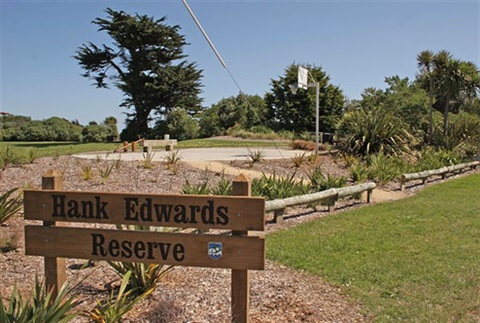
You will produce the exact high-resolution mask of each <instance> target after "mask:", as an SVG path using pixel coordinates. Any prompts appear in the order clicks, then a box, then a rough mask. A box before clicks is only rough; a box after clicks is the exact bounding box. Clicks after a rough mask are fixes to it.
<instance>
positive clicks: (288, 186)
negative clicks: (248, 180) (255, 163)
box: [252, 173, 308, 200]
mask: <svg viewBox="0 0 480 323" xmlns="http://www.w3.org/2000/svg"><path fill="white" fill-rule="evenodd" d="M306 193H308V186H307V185H305V184H303V180H300V181H298V180H296V179H295V173H293V174H291V175H290V177H277V175H276V174H275V173H273V174H272V175H270V176H268V177H267V176H266V175H265V174H263V175H262V177H261V178H254V179H253V181H252V195H254V196H263V197H265V198H266V199H267V200H275V199H282V198H287V197H292V196H296V195H303V194H306Z"/></svg>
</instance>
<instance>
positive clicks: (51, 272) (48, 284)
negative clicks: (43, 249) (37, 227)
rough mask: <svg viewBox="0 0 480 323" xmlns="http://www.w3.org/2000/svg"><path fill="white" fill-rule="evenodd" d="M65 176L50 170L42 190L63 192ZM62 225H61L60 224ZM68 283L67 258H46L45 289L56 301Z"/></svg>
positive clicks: (46, 174) (48, 222)
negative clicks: (50, 292) (66, 282)
mask: <svg viewBox="0 0 480 323" xmlns="http://www.w3.org/2000/svg"><path fill="white" fill-rule="evenodd" d="M62 189H63V176H62V174H61V173H60V171H58V170H49V171H47V172H46V173H45V174H44V175H43V177H42V190H62ZM59 224H60V223H59ZM43 226H46V227H54V226H57V223H56V222H55V221H43ZM65 281H66V272H65V258H55V257H45V288H46V291H47V292H48V291H50V290H51V291H52V298H53V299H54V298H55V297H56V296H57V295H58V292H59V291H60V289H61V288H62V286H63V284H64V283H65Z"/></svg>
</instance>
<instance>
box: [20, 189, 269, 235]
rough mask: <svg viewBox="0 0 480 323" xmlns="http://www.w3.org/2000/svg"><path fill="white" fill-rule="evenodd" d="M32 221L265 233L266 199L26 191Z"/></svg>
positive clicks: (28, 218)
mask: <svg viewBox="0 0 480 323" xmlns="http://www.w3.org/2000/svg"><path fill="white" fill-rule="evenodd" d="M24 211H25V219H27V220H42V221H67V222H84V223H101V224H126V225H147V226H164V227H182V228H198V229H226V230H244V231H248V230H257V231H263V230H264V229H265V199H264V198H260V197H248V196H210V195H149V194H129V193H104V192H102V193H100V192H71V191H48V190H43V191H33V190H25V191H24Z"/></svg>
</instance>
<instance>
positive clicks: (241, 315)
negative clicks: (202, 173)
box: [231, 174, 251, 323]
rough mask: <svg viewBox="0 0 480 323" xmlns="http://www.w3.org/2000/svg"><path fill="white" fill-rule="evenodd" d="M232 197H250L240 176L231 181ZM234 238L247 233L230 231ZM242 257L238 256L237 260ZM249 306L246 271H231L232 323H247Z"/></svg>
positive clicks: (244, 179)
mask: <svg viewBox="0 0 480 323" xmlns="http://www.w3.org/2000/svg"><path fill="white" fill-rule="evenodd" d="M232 193H233V194H232V195H237V196H250V193H251V183H250V181H249V180H248V179H247V178H246V177H245V175H243V174H240V175H238V176H237V177H235V179H234V180H233V185H232ZM232 235H234V236H248V231H232ZM241 256H242V255H239V259H240V258H241ZM249 306H250V277H249V273H248V270H234V269H232V304H231V310H232V322H234V323H247V322H249V318H248V316H249V315H248V312H249Z"/></svg>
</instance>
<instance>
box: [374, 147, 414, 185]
mask: <svg viewBox="0 0 480 323" xmlns="http://www.w3.org/2000/svg"><path fill="white" fill-rule="evenodd" d="M366 164H367V166H368V169H369V172H368V174H369V178H370V179H372V180H375V181H377V182H379V183H388V182H390V181H392V180H393V179H395V178H398V177H399V176H400V175H401V174H402V173H404V172H405V170H406V169H407V165H406V164H405V163H404V162H403V161H402V160H401V159H400V158H396V157H393V156H387V155H385V154H384V153H383V152H380V153H378V154H375V155H370V156H368V158H367V160H366Z"/></svg>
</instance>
